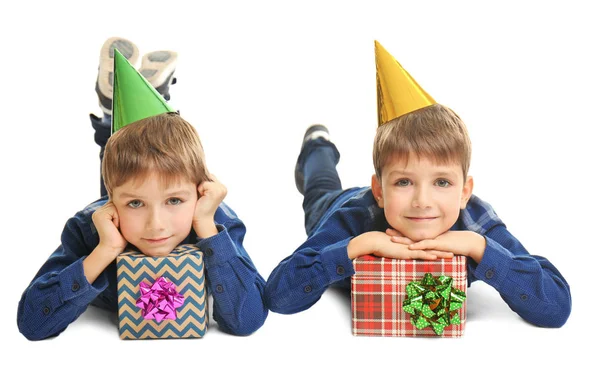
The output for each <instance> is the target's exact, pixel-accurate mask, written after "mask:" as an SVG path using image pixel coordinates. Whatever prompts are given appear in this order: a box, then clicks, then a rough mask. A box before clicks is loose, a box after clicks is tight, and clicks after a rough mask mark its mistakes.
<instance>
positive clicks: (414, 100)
mask: <svg viewBox="0 0 600 391" xmlns="http://www.w3.org/2000/svg"><path fill="white" fill-rule="evenodd" d="M375 65H376V67H377V111H378V115H379V125H381V124H383V123H386V122H388V121H391V120H393V119H394V118H398V117H400V116H402V115H404V114H407V113H410V112H411V111H415V110H418V109H422V108H423V107H427V106H431V105H433V104H435V100H434V99H433V98H432V97H431V96H429V94H428V93H427V92H425V90H423V89H422V88H421V86H420V85H419V84H418V83H417V82H416V81H415V79H413V78H412V76H411V75H410V74H409V73H408V72H407V71H406V70H405V69H404V68H403V67H402V65H400V63H399V62H398V61H397V60H396V59H395V58H394V57H393V56H392V55H391V54H390V53H388V51H387V50H385V49H384V47H383V46H381V44H380V43H379V42H377V41H375Z"/></svg>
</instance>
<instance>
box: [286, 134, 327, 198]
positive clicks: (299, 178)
mask: <svg viewBox="0 0 600 391" xmlns="http://www.w3.org/2000/svg"><path fill="white" fill-rule="evenodd" d="M318 138H323V139H325V140H329V130H327V128H326V127H325V126H323V125H312V126H310V127H309V128H308V129H306V132H304V138H303V139H302V148H301V149H300V152H302V149H304V145H305V144H306V143H307V142H309V141H311V140H315V139H318ZM294 176H295V178H296V188H297V189H298V191H299V192H300V194H302V195H304V173H303V172H302V170H301V169H300V165H299V162H297V163H296V168H295V170H294Z"/></svg>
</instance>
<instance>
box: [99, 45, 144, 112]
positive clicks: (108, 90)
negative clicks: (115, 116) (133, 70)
mask: <svg viewBox="0 0 600 391" xmlns="http://www.w3.org/2000/svg"><path fill="white" fill-rule="evenodd" d="M114 49H117V50H118V51H119V52H120V53H121V54H122V55H123V57H125V58H126V59H127V61H129V62H130V63H131V64H132V65H135V63H136V62H137V60H138V57H139V55H140V52H139V50H138V48H137V46H135V44H134V43H133V42H131V41H130V40H128V39H125V38H120V37H112V38H109V39H107V40H106V42H104V45H102V49H101V50H100V66H99V69H98V89H99V90H100V93H101V94H102V95H104V96H105V97H107V98H108V99H112V94H113V70H114V64H115V60H114ZM101 106H102V105H101ZM102 110H103V111H104V112H105V113H107V114H110V113H111V111H110V110H109V109H107V108H105V107H103V106H102ZM107 110H108V111H107Z"/></svg>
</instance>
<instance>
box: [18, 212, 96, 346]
mask: <svg viewBox="0 0 600 391" xmlns="http://www.w3.org/2000/svg"><path fill="white" fill-rule="evenodd" d="M86 229H87V230H88V231H89V226H87V225H86V218H85V215H84V214H83V213H81V212H80V213H78V214H77V215H75V216H74V217H72V218H71V219H69V220H68V221H67V224H66V225H65V228H64V230H63V233H62V235H61V245H60V246H59V247H58V248H57V249H56V251H54V253H52V255H51V256H50V257H49V258H48V260H47V261H46V262H45V263H44V265H43V266H42V267H41V269H40V270H39V271H38V273H37V274H36V276H35V277H34V279H33V281H31V283H30V284H29V286H28V287H27V289H25V292H23V295H22V296H21V300H20V302H19V307H18V311H17V324H18V327H19V331H20V332H21V333H22V334H23V335H24V336H25V337H26V338H27V339H29V340H41V339H45V338H48V337H52V336H56V335H58V334H60V333H61V332H62V331H63V330H65V329H66V328H67V326H68V325H69V324H71V322H73V321H74V320H75V319H77V318H78V317H79V315H81V314H82V313H83V312H84V311H85V309H86V308H87V306H88V305H89V304H90V303H91V302H92V300H94V299H95V298H96V296H98V294H99V293H101V292H102V291H103V290H104V289H106V287H107V286H108V279H107V277H106V275H105V273H102V274H100V276H99V277H98V278H97V279H96V281H94V283H93V284H89V283H88V280H87V278H86V277H85V275H84V273H83V263H82V262H83V260H84V259H85V257H86V256H87V255H89V253H90V252H91V250H90V243H86V239H88V241H90V237H92V236H93V235H92V233H91V232H87V231H86ZM92 241H93V240H92ZM93 247H95V245H94V246H93ZM93 247H92V250H93Z"/></svg>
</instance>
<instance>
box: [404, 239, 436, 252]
mask: <svg viewBox="0 0 600 391" xmlns="http://www.w3.org/2000/svg"><path fill="white" fill-rule="evenodd" d="M408 248H409V249H411V250H436V249H437V248H436V241H435V240H431V239H425V240H421V241H420V242H417V243H412V244H410V245H409V246H408Z"/></svg>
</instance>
